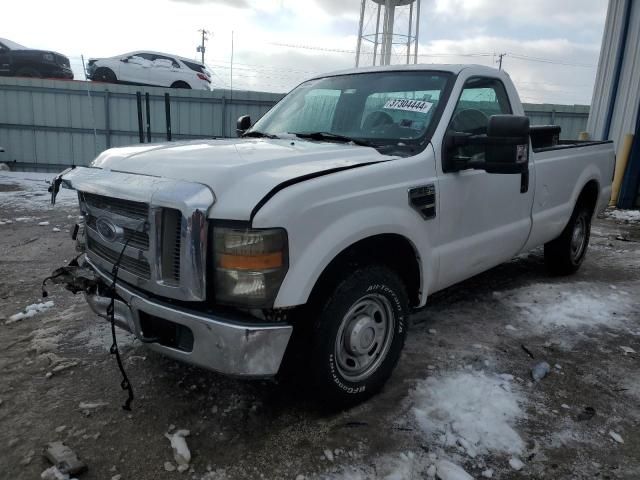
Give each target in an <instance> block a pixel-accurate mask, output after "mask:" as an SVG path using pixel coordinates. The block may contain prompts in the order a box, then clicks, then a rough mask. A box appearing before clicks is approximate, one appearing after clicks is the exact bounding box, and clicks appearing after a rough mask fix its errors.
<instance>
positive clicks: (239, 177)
mask: <svg viewBox="0 0 640 480" xmlns="http://www.w3.org/2000/svg"><path fill="white" fill-rule="evenodd" d="M393 158H394V157H391V156H388V155H382V154H380V153H379V152H378V151H377V150H375V149H374V148H370V147H362V146H357V145H352V144H340V143H332V142H313V141H306V140H302V139H298V138H294V139H277V140H276V139H274V140H272V139H226V140H197V141H189V142H172V143H165V144H150V145H144V146H142V145H140V146H131V147H122V148H113V149H110V150H107V151H105V152H103V153H102V154H100V155H99V156H98V158H96V160H95V161H94V162H93V163H92V166H93V167H98V168H102V169H105V170H113V171H119V172H125V173H134V174H140V175H150V176H155V177H164V178H170V179H173V180H182V181H187V182H195V183H201V184H204V185H206V186H208V187H209V188H211V190H213V192H214V194H215V196H216V203H215V205H214V206H213V208H212V211H211V212H210V214H209V216H210V217H212V218H218V219H231V220H249V219H250V217H251V212H252V210H253V208H254V207H255V206H256V205H257V204H258V203H259V202H260V201H261V200H262V199H263V198H264V197H265V196H267V195H268V194H273V190H274V189H277V188H279V187H281V186H282V185H283V184H285V185H286V184H290V183H295V181H296V179H300V180H304V179H306V178H313V177H315V176H318V175H322V174H324V173H333V172H335V171H336V169H337V170H339V169H346V168H355V167H357V166H361V165H362V166H363V165H366V164H370V163H376V162H380V161H386V160H391V159H393Z"/></svg>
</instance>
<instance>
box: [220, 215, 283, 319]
mask: <svg viewBox="0 0 640 480" xmlns="http://www.w3.org/2000/svg"><path fill="white" fill-rule="evenodd" d="M213 232H214V233H213V239H214V257H215V268H216V270H215V282H214V284H215V285H214V289H215V297H216V301H217V302H218V303H221V304H227V305H229V304H231V305H241V306H246V307H253V308H269V307H272V306H273V302H274V300H275V298H276V295H277V294H278V290H279V289H280V285H281V284H282V281H283V280H284V276H285V274H286V273H287V268H288V266H289V258H288V246H287V232H286V231H285V230H283V229H281V228H272V229H265V230H258V229H236V228H218V227H214V229H213Z"/></svg>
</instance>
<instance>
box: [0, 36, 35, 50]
mask: <svg viewBox="0 0 640 480" xmlns="http://www.w3.org/2000/svg"><path fill="white" fill-rule="evenodd" d="M0 43H1V44H2V45H4V46H5V47H7V48H8V49H9V50H29V49H28V48H27V47H25V46H23V45H20V44H19V43H16V42H12V41H11V40H7V39H6V38H0Z"/></svg>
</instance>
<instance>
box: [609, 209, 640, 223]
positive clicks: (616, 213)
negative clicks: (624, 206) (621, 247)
mask: <svg viewBox="0 0 640 480" xmlns="http://www.w3.org/2000/svg"><path fill="white" fill-rule="evenodd" d="M604 215H605V216H606V217H609V218H613V219H615V220H622V221H625V220H626V221H628V222H640V210H606V211H605V212H604Z"/></svg>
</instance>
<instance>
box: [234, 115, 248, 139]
mask: <svg viewBox="0 0 640 480" xmlns="http://www.w3.org/2000/svg"><path fill="white" fill-rule="evenodd" d="M250 128H251V117H250V116H249V115H243V116H241V117H240V118H238V121H237V122H236V135H238V136H239V137H241V136H242V135H243V134H244V132H246V131H247V130H249V129H250Z"/></svg>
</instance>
